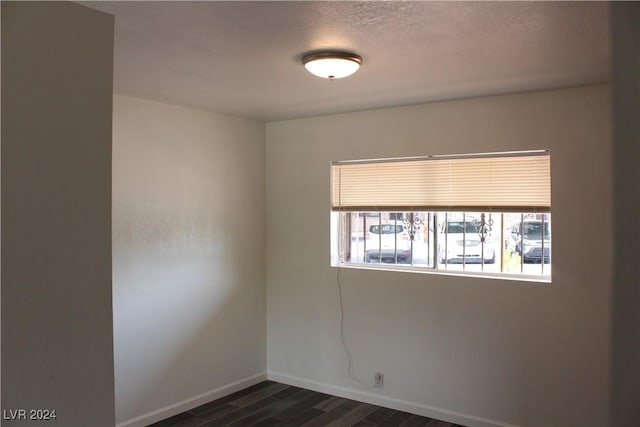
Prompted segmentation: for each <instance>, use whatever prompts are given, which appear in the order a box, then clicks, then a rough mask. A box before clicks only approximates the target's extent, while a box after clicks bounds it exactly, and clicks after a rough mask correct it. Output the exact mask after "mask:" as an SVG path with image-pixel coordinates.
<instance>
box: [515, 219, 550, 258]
mask: <svg viewBox="0 0 640 427" xmlns="http://www.w3.org/2000/svg"><path fill="white" fill-rule="evenodd" d="M543 224H544V225H543ZM507 247H508V248H509V249H510V250H511V251H512V252H515V253H517V254H520V255H521V256H522V259H523V261H524V262H536V263H540V262H541V261H543V260H544V262H545V263H549V262H551V224H550V222H549V221H542V220H541V219H527V220H524V221H522V222H516V223H514V224H512V225H511V231H510V233H509V237H508V241H507ZM543 254H544V255H543Z"/></svg>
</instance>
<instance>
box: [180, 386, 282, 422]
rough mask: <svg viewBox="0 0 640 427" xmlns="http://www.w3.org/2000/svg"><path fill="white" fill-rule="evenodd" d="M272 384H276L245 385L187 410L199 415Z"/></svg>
mask: <svg viewBox="0 0 640 427" xmlns="http://www.w3.org/2000/svg"><path fill="white" fill-rule="evenodd" d="M273 384H276V383H275V382H273V381H263V382H261V383H258V384H254V385H252V386H251V387H247V388H245V389H243V390H240V391H236V392H235V393H231V394H230V395H228V396H225V397H221V398H220V399H217V400H214V401H212V402H209V403H205V404H204V405H200V406H198V407H197V408H193V409H191V410H189V411H187V412H190V413H192V414H194V415H201V414H202V413H205V412H208V411H211V410H212V409H215V408H216V407H217V406H222V405H226V404H227V403H230V402H232V401H234V400H236V399H239V398H241V397H242V396H246V395H248V394H251V393H253V392H256V391H258V390H261V389H263V388H267V387H269V386H271V385H273Z"/></svg>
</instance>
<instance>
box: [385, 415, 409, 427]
mask: <svg viewBox="0 0 640 427" xmlns="http://www.w3.org/2000/svg"><path fill="white" fill-rule="evenodd" d="M409 418H411V414H409V413H406V412H395V413H394V414H392V415H391V416H390V417H389V418H387V419H386V420H384V421H383V422H381V423H380V424H378V425H379V426H380V427H400V426H401V425H402V423H404V422H405V421H407V420H408V419H409Z"/></svg>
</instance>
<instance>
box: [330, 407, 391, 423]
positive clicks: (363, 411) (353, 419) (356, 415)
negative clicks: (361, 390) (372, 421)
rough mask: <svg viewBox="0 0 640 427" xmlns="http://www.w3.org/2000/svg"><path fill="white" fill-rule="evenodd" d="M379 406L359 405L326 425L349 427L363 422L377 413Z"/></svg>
mask: <svg viewBox="0 0 640 427" xmlns="http://www.w3.org/2000/svg"><path fill="white" fill-rule="evenodd" d="M378 408H379V406H375V405H369V404H368V403H361V404H359V405H358V406H356V407H355V408H353V409H352V410H351V411H349V412H347V413H346V414H344V415H343V416H341V417H340V418H338V419H337V420H335V421H333V422H331V423H329V424H327V426H331V427H351V426H352V425H354V424H356V423H357V422H358V421H361V420H364V419H365V418H366V417H367V416H369V415H370V414H372V413H373V412H375V411H377V410H378Z"/></svg>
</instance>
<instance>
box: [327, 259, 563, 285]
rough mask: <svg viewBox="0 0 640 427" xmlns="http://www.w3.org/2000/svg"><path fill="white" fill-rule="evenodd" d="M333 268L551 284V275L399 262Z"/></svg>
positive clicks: (354, 264)
mask: <svg viewBox="0 0 640 427" xmlns="http://www.w3.org/2000/svg"><path fill="white" fill-rule="evenodd" d="M331 267H334V268H348V269H355V270H374V271H393V272H399V273H419V274H433V275H439V276H455V277H471V278H480V279H498V280H507V281H510V282H530V283H541V284H551V283H552V281H551V277H547V276H536V275H528V274H508V273H489V272H480V271H447V270H436V269H433V268H431V267H416V266H413V267H412V266H403V265H400V264H357V263H338V264H335V263H334V264H332V265H331Z"/></svg>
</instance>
